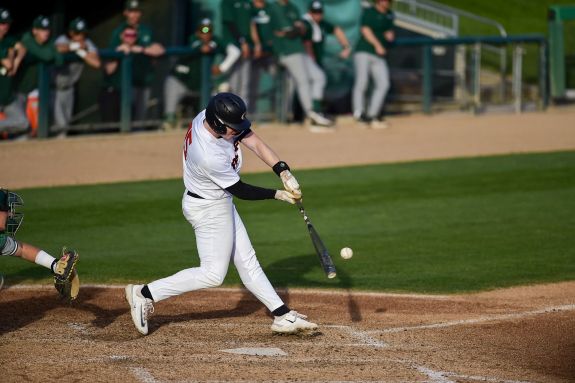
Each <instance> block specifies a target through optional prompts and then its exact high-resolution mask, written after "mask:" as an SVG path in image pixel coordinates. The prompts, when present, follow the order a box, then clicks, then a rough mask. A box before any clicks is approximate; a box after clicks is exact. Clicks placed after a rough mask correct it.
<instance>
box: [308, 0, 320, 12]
mask: <svg viewBox="0 0 575 383" xmlns="http://www.w3.org/2000/svg"><path fill="white" fill-rule="evenodd" d="M309 10H310V11H311V12H317V13H321V12H323V4H322V2H321V1H318V0H315V1H312V2H311V4H310V5H309Z"/></svg>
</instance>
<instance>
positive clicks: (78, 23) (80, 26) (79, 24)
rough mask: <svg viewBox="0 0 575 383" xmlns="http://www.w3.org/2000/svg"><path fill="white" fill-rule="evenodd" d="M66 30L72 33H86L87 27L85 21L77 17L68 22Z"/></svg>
mask: <svg viewBox="0 0 575 383" xmlns="http://www.w3.org/2000/svg"><path fill="white" fill-rule="evenodd" d="M68 29H69V30H71V31H74V32H86V30H87V29H88V25H86V20H84V19H83V18H81V17H77V18H75V19H74V20H72V21H70V26H69V27H68Z"/></svg>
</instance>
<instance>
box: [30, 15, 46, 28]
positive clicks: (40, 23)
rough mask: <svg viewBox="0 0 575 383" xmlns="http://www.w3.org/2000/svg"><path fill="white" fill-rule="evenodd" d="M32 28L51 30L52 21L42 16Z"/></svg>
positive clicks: (36, 19) (37, 18)
mask: <svg viewBox="0 0 575 383" xmlns="http://www.w3.org/2000/svg"><path fill="white" fill-rule="evenodd" d="M32 28H37V29H50V19H49V18H47V17H46V16H42V15H40V16H38V17H36V18H35V19H34V22H33V23H32Z"/></svg>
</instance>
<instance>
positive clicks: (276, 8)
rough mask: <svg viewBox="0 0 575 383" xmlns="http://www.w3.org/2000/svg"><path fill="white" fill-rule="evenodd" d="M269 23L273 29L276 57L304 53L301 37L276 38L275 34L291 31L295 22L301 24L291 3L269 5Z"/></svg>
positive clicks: (298, 15)
mask: <svg viewBox="0 0 575 383" xmlns="http://www.w3.org/2000/svg"><path fill="white" fill-rule="evenodd" d="M270 16H271V20H270V23H271V25H272V27H273V31H274V36H273V43H274V44H273V48H274V52H275V54H276V55H278V56H287V55H290V54H293V53H304V52H305V49H304V46H303V43H302V40H301V36H299V35H297V36H281V37H280V36H277V35H276V34H275V32H286V31H290V30H293V28H294V23H295V22H296V21H299V22H301V15H300V13H299V11H298V9H297V7H296V6H295V5H293V4H292V3H291V2H289V1H288V2H287V3H285V4H284V3H280V2H279V1H276V2H274V3H272V4H270Z"/></svg>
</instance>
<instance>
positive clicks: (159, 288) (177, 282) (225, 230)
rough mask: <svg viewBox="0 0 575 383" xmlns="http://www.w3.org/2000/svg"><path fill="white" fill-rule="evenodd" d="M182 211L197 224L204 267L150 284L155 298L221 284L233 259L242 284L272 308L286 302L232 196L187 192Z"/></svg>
mask: <svg viewBox="0 0 575 383" xmlns="http://www.w3.org/2000/svg"><path fill="white" fill-rule="evenodd" d="M182 210H183V213H184V216H185V217H186V219H187V220H188V222H190V223H191V224H192V226H193V227H194V231H195V234H196V245H197V248H198V255H199V257H200V267H194V268H190V269H185V270H182V271H180V272H178V273H176V274H174V275H172V276H170V277H167V278H163V279H159V280H157V281H154V282H151V283H148V288H149V289H150V292H151V293H152V297H153V298H154V301H156V302H158V301H161V300H163V299H166V298H169V297H173V296H176V295H180V294H183V293H186V292H188V291H194V290H199V289H205V288H209V287H216V286H219V285H221V284H222V282H223V281H224V278H225V276H226V274H227V272H228V266H229V264H230V260H233V262H234V265H235V266H236V269H237V270H238V273H239V275H240V278H241V280H242V283H243V284H244V285H245V287H246V288H247V289H248V290H249V291H250V292H251V293H252V294H254V295H255V297H256V298H257V299H259V300H260V302H262V303H263V304H264V305H265V306H266V307H267V308H268V310H270V311H273V310H275V309H277V308H278V307H280V306H282V305H283V304H284V302H283V301H282V300H281V298H280V297H279V296H278V294H277V293H276V291H275V290H274V288H273V286H272V285H271V283H270V281H269V280H268V278H267V277H266V275H265V274H264V271H263V270H262V268H261V266H260V264H259V262H258V260H257V258H256V252H255V250H254V248H253V247H252V244H251V242H250V239H249V237H248V233H247V231H246V228H245V226H244V224H243V222H242V220H241V218H240V216H239V214H238V212H237V210H236V207H235V206H234V204H233V201H232V199H231V198H224V199H220V200H206V199H200V198H194V197H190V196H188V195H187V194H185V193H184V197H183V199H182Z"/></svg>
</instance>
